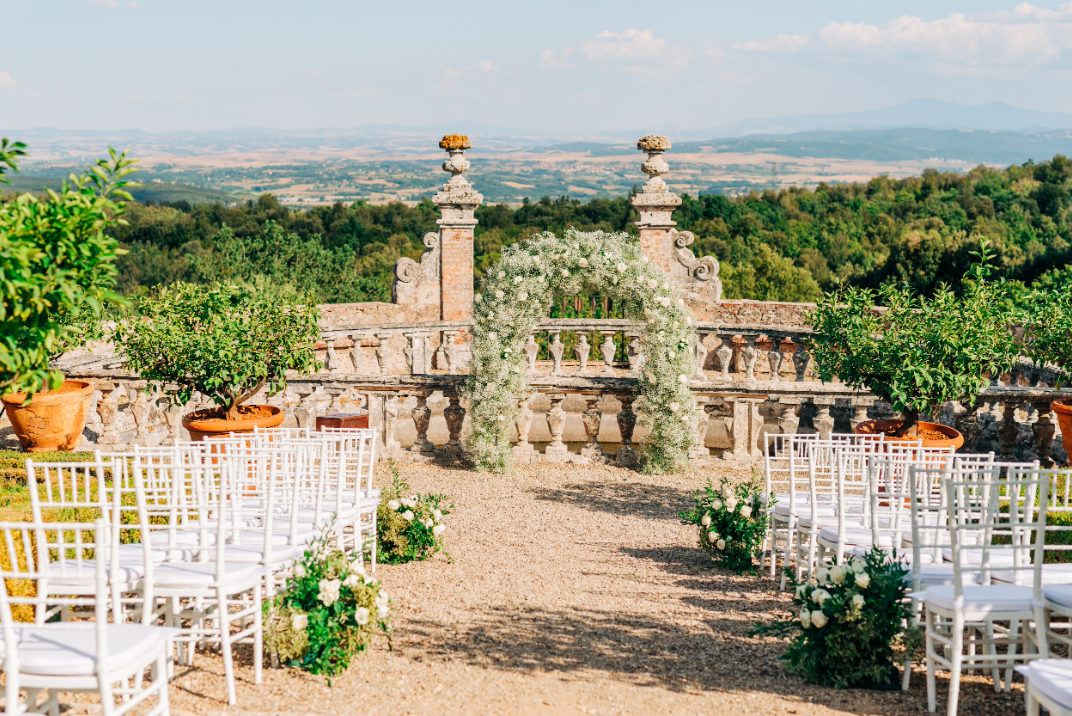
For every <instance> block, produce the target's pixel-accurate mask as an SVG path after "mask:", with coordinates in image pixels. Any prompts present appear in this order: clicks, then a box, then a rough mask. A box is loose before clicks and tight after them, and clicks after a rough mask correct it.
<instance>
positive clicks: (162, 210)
mask: <svg viewBox="0 0 1072 716" xmlns="http://www.w3.org/2000/svg"><path fill="white" fill-rule="evenodd" d="M1070 198H1072V161H1070V160H1069V159H1067V158H1065V157H1064V156H1061V155H1058V156H1055V157H1054V158H1053V159H1052V160H1050V161H1046V162H1041V163H1038V164H1036V163H1033V162H1028V163H1026V164H1023V165H1013V166H1010V167H1009V168H1007V169H992V168H988V167H985V166H980V167H977V168H975V169H973V170H972V171H970V172H968V173H964V174H960V173H941V172H938V171H933V170H928V171H925V172H924V173H923V175H922V176H918V177H910V178H907V179H890V178H889V177H886V176H879V177H875V178H874V179H872V180H871V181H869V182H868V183H866V184H821V185H819V186H818V187H816V188H815V189H803V188H791V189H785V190H781V191H765V192H763V193H758V192H753V193H750V194H748V195H743V196H737V197H728V196H719V195H701V196H699V197H691V196H684V197H682V199H683V201H682V205H681V207H680V209H678V210H677V211H676V212H675V214H674V219H675V220H676V221H677V226H678V228H679V229H682V230H689V231H692V232H693V233H695V235H696V242H695V244H693V246H692V247H691V248H692V249H693V250H694V251H695V252H696V253H697V254H698V255H708V254H710V255H714V256H715V257H717V258H718V259H719V261H720V262H721V266H722V268H721V278H722V281H723V284H724V287H725V297H726V298H752V299H759V300H771V301H813V300H815V299H816V298H817V297H818V296H819V295H820V294H821V292H823V291H826V290H829V289H831V288H833V287H834V286H835V285H837V284H839V283H842V282H844V283H849V284H852V285H857V286H869V287H876V286H879V285H882V284H884V283H891V282H893V283H901V282H908V283H909V284H911V285H912V286H913V287H915V288H916V289H918V290H919V291H920V292H922V293H930V292H931V291H933V290H934V288H935V287H936V286H937V285H938V284H939V283H941V282H948V283H950V284H952V285H954V286H956V285H957V281H958V280H959V278H960V276H962V275H963V273H964V271H965V269H966V268H967V266H968V265H969V264H970V263H971V260H972V256H971V254H972V252H973V251H976V250H977V249H978V247H979V244H980V241H981V239H983V238H989V239H990V241H991V246H992V247H993V248H994V249H995V250H996V252H997V257H998V258H997V261H998V267H999V271H1000V274H1001V275H1002V276H1004V277H1006V278H1008V279H1009V280H1012V281H1016V282H1019V283H1021V284H1023V285H1031V284H1032V283H1035V282H1037V281H1039V280H1041V281H1042V282H1044V283H1047V282H1063V281H1064V280H1065V278H1067V277H1068V276H1072V273H1070V271H1069V269H1068V268H1067V266H1066V265H1067V264H1069V263H1070V261H1072V208H1070ZM438 216H439V213H438V209H437V208H436V206H435V205H434V204H432V203H431V201H429V200H427V199H425V200H423V201H421V202H420V203H419V204H418V205H416V206H414V207H409V206H406V205H404V204H402V203H393V204H386V205H377V206H374V205H370V204H367V203H365V202H355V203H353V204H351V205H343V204H335V205H334V206H327V207H316V208H310V209H305V210H301V211H296V210H291V209H288V208H286V207H284V206H281V205H280V204H279V202H278V201H277V200H276V198H275V197H274V196H272V195H269V194H266V195H262V196H261V197H260V198H259V199H258V200H257V201H251V202H247V203H245V204H242V205H239V206H235V207H225V206H224V205H222V204H197V205H190V204H188V203H186V202H184V201H179V202H175V203H165V204H155V203H152V202H148V203H145V204H134V205H132V206H131V207H130V208H129V210H128V213H127V216H126V219H127V221H128V224H127V225H126V226H123V227H120V228H119V230H118V233H117V238H119V239H120V241H121V242H122V245H123V247H124V248H126V249H127V250H128V253H127V254H126V255H124V256H122V257H121V264H120V272H119V282H118V288H119V290H120V291H121V292H123V293H124V294H127V295H132V294H137V293H139V292H142V291H145V290H148V289H151V288H152V287H154V286H158V285H161V284H168V283H172V282H174V281H179V280H183V281H191V282H195V283H209V282H211V281H214V280H217V279H224V278H229V279H241V280H253V279H255V278H257V277H259V276H264V277H266V278H268V279H269V280H271V281H272V282H274V283H279V284H283V283H289V284H291V285H292V286H293V287H294V288H295V289H298V290H302V291H311V292H313V293H314V295H316V296H318V297H319V299H320V300H321V301H323V302H348V301H373V300H389V297H390V285H391V271H392V267H393V265H394V262H395V261H396V260H397V259H398V258H399V257H400V256H409V257H411V258H414V259H416V258H418V257H419V256H420V253H421V251H422V250H423V246H422V244H421V241H420V237H421V235H422V234H423V233H424V232H426V231H435V230H436V228H437V227H436V223H435V222H436V219H437V218H438ZM477 218H478V219H479V222H480V223H479V224H478V226H477V228H476V242H475V250H476V266H475V271H476V274H477V277H478V279H479V277H480V276H482V274H483V272H484V271H486V270H487V268H488V267H489V266H490V265H492V264H494V263H495V261H496V259H497V258H498V256H499V252H500V251H501V250H502V248H503V247H504V246H506V245H509V244H510V243H513V242H515V241H519V240H521V239H524V238H525V237H527V236H530V235H531V234H533V233H535V232H539V231H544V230H550V231H556V232H559V231H562V230H564V229H565V228H566V227H568V226H574V227H576V228H578V229H581V230H594V229H602V230H604V231H627V232H630V233H636V227H635V226H634V224H633V222H634V221H636V219H637V215H636V212H635V211H634V209H633V208H632V207H631V206H630V204H629V201H628V197H620V198H616V199H595V200H592V201H589V202H585V203H582V202H580V201H577V200H575V199H570V198H560V199H551V198H544V199H542V200H540V201H537V202H529V201H526V202H525V203H524V204H523V205H521V206H518V207H516V208H513V207H510V206H507V205H486V206H482V207H480V208H479V209H478V210H477Z"/></svg>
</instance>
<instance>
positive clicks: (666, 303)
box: [466, 228, 696, 472]
mask: <svg viewBox="0 0 1072 716" xmlns="http://www.w3.org/2000/svg"><path fill="white" fill-rule="evenodd" d="M555 291H560V292H562V293H564V294H566V295H577V294H581V293H586V292H599V293H601V294H604V295H606V296H609V297H610V298H611V299H613V300H614V301H615V302H616V303H617V304H619V305H621V306H622V307H623V308H624V311H625V315H626V317H627V318H629V319H630V320H633V321H635V322H636V323H638V324H639V325H640V327H641V337H640V340H641V343H642V344H643V347H644V348H643V356H644V358H643V363H642V365H641V367H640V376H639V385H638V388H639V390H638V392H639V397H638V399H637V400H636V402H635V403H634V409H635V410H636V412H637V416H638V418H639V420H640V423H641V425H643V426H646V427H647V429H648V431H649V432H648V436H647V438H646V439H645V440H644V441H643V444H642V445H641V469H642V470H643V471H645V472H679V471H682V470H684V469H685V467H686V465H687V463H688V452H689V449H690V448H691V447H692V444H693V442H694V440H695V435H696V398H695V397H694V396H693V394H692V391H691V390H690V389H689V381H690V380H691V378H692V375H693V373H694V372H695V357H694V350H693V349H694V347H695V340H696V332H695V331H694V330H693V329H692V317H691V316H690V314H689V311H688V309H687V308H686V307H685V300H684V298H683V297H682V294H681V290H680V288H679V287H678V285H677V283H676V282H675V281H673V280H671V279H670V278H669V277H668V276H667V275H666V273H665V272H663V271H662V270H661V269H660V268H658V267H657V266H655V265H654V264H652V263H650V262H649V261H648V259H647V257H645V256H643V255H642V253H641V249H640V244H639V243H638V242H637V240H636V239H635V238H632V237H630V236H629V235H628V234H622V233H612V234H607V233H604V232H602V231H594V232H587V233H586V232H580V231H575V230H574V229H572V228H570V229H567V230H566V233H565V235H564V236H563V237H562V238H558V237H557V236H555V235H554V234H553V233H551V232H544V233H541V234H537V235H535V236H533V237H532V238H530V239H528V240H526V241H523V242H520V243H517V244H514V245H512V246H509V247H507V248H506V249H504V250H503V253H502V258H501V259H500V260H499V262H498V263H497V264H496V265H495V266H494V267H492V268H491V269H490V270H489V271H488V273H487V276H486V278H485V280H484V287H483V293H482V294H480V295H477V296H476V305H475V310H474V317H473V344H472V350H473V357H472V361H471V363H470V368H469V378H468V381H467V383H466V393H467V397H468V398H469V400H470V411H471V412H470V415H471V418H472V421H473V433H472V437H471V438H470V441H469V449H470V451H471V452H472V455H473V460H474V463H475V467H476V469H478V470H482V471H491V472H505V471H507V470H509V469H510V467H511V462H512V452H511V445H510V436H511V430H512V427H513V425H514V421H515V420H516V419H517V417H518V416H519V412H520V407H521V400H522V398H523V397H524V396H525V395H527V394H528V389H529V381H528V370H527V361H526V358H527V356H526V354H525V352H524V348H523V347H524V345H525V342H526V341H527V339H528V336H529V335H530V334H531V333H532V332H533V331H534V330H535V329H536V328H537V326H538V325H539V324H540V321H541V320H542V319H543V318H544V317H545V316H546V315H547V314H548V312H549V311H550V308H551V301H552V299H553V296H554V293H555Z"/></svg>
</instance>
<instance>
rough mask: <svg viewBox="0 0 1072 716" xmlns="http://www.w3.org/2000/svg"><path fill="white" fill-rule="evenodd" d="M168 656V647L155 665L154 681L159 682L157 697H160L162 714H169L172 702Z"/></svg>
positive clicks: (166, 715)
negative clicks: (169, 695) (169, 690)
mask: <svg viewBox="0 0 1072 716" xmlns="http://www.w3.org/2000/svg"><path fill="white" fill-rule="evenodd" d="M167 670H168V656H167V649H164V650H163V653H161V654H160V656H159V657H158V658H157V660H156V664H154V665H153V672H152V678H153V683H154V684H157V687H156V688H157V689H158V691H157V698H158V699H160V716H168V714H170V713H171V702H170V701H168V676H167Z"/></svg>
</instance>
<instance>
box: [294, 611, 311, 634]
mask: <svg viewBox="0 0 1072 716" xmlns="http://www.w3.org/2000/svg"><path fill="white" fill-rule="evenodd" d="M308 626H309V615H307V614H292V615H291V616H290V628H291V630H293V631H305V628H306V627H308Z"/></svg>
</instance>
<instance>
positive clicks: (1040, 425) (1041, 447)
mask: <svg viewBox="0 0 1072 716" xmlns="http://www.w3.org/2000/svg"><path fill="white" fill-rule="evenodd" d="M1034 408H1035V412H1036V413H1037V418H1036V419H1035V424H1034V425H1032V426H1031V432H1032V433H1034V435H1035V450H1036V452H1037V453H1038V459H1039V463H1041V464H1042V465H1043V466H1044V467H1052V466H1053V464H1054V460H1053V458H1052V457H1050V450H1051V449H1052V448H1053V436H1054V434H1055V433H1056V432H1057V426H1056V425H1054V422H1053V421H1054V415H1053V410H1052V409H1051V408H1050V400H1049V399H1048V398H1047V399H1046V400H1042V401H1039V402H1037V403H1035V404H1034Z"/></svg>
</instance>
